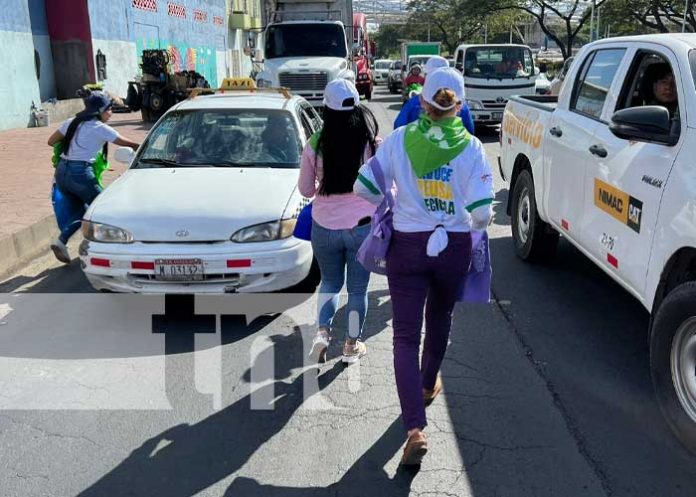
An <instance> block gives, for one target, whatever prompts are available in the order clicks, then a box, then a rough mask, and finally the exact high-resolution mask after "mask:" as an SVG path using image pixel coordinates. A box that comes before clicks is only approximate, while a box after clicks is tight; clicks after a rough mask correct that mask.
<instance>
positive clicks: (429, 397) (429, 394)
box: [423, 375, 442, 407]
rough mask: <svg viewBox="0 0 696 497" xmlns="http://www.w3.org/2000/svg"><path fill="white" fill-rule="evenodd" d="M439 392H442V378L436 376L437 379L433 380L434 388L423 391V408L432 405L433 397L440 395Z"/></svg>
mask: <svg viewBox="0 0 696 497" xmlns="http://www.w3.org/2000/svg"><path fill="white" fill-rule="evenodd" d="M440 392H442V378H440V375H437V378H436V379H435V386H434V387H433V389H432V390H428V389H427V388H424V389H423V400H424V401H425V407H428V406H429V405H430V404H432V403H433V400H435V397H437V396H438V395H439V394H440Z"/></svg>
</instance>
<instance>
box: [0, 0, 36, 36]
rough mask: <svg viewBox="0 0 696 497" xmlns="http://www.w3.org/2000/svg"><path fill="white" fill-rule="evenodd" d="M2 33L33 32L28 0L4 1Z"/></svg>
mask: <svg viewBox="0 0 696 497" xmlns="http://www.w3.org/2000/svg"><path fill="white" fill-rule="evenodd" d="M1 5H2V8H1V9H0V31H16V32H19V33H29V32H31V21H30V19H29V8H28V5H27V0H2V2H1Z"/></svg>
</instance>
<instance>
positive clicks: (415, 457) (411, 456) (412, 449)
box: [400, 431, 428, 466]
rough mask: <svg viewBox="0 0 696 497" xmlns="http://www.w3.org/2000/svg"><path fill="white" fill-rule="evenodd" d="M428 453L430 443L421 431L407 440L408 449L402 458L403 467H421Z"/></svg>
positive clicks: (405, 449)
mask: <svg viewBox="0 0 696 497" xmlns="http://www.w3.org/2000/svg"><path fill="white" fill-rule="evenodd" d="M427 452H428V441H427V440H426V439H425V433H423V432H422V431H419V432H417V433H414V434H413V435H411V436H410V437H408V440H406V448H404V455H403V456H401V463H400V464H401V465H402V466H420V464H421V462H422V461H423V456H425V454H426V453H427Z"/></svg>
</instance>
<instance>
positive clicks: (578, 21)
mask: <svg viewBox="0 0 696 497" xmlns="http://www.w3.org/2000/svg"><path fill="white" fill-rule="evenodd" d="M468 1H469V3H470V4H471V6H472V8H474V9H477V10H478V11H479V12H480V11H481V9H483V10H484V11H487V12H496V11H506V10H507V11H510V10H516V11H519V12H524V13H526V14H528V15H530V16H532V17H533V18H534V19H536V21H537V22H538V23H539V26H540V27H541V30H542V31H543V32H544V34H545V35H546V36H548V37H549V38H550V39H551V40H553V41H554V42H555V43H556V45H558V47H559V48H560V49H561V53H562V54H563V58H564V59H567V58H568V57H570V56H571V55H572V53H573V47H574V46H575V44H576V40H577V37H578V34H579V33H580V31H581V30H582V29H583V27H584V26H585V24H587V23H588V21H589V20H590V14H591V9H590V8H589V6H588V5H589V2H588V1H587V0H468ZM606 2H607V0H594V5H595V8H598V7H601V6H602V5H604V4H605V3H606Z"/></svg>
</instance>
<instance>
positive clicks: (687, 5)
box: [682, 0, 689, 33]
mask: <svg viewBox="0 0 696 497" xmlns="http://www.w3.org/2000/svg"><path fill="white" fill-rule="evenodd" d="M687 12H689V0H685V2H684V22H682V33H685V32H686V13H687Z"/></svg>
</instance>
